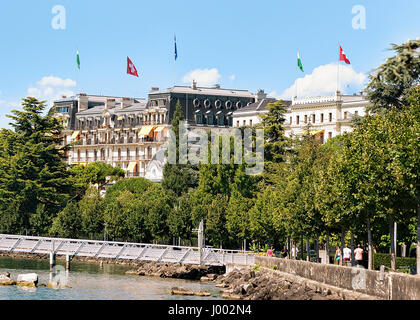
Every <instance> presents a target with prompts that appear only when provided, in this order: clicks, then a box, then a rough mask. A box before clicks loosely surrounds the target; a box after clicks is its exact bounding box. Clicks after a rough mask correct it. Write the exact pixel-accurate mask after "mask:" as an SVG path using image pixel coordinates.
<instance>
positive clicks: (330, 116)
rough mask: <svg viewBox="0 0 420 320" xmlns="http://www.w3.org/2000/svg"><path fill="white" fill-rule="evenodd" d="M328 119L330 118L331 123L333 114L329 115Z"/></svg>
mask: <svg viewBox="0 0 420 320" xmlns="http://www.w3.org/2000/svg"><path fill="white" fill-rule="evenodd" d="M328 117H329V120H330V122H331V121H332V113H331V112H330V113H329V115H328Z"/></svg>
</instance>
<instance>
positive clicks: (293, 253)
mask: <svg viewBox="0 0 420 320" xmlns="http://www.w3.org/2000/svg"><path fill="white" fill-rule="evenodd" d="M298 252H299V249H298V248H297V247H296V245H293V247H292V259H297V254H298Z"/></svg>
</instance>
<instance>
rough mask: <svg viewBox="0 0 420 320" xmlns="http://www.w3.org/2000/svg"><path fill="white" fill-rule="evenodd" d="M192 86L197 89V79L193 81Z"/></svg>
mask: <svg viewBox="0 0 420 320" xmlns="http://www.w3.org/2000/svg"><path fill="white" fill-rule="evenodd" d="M191 88H192V89H193V90H197V82H195V80H193V81H192V85H191Z"/></svg>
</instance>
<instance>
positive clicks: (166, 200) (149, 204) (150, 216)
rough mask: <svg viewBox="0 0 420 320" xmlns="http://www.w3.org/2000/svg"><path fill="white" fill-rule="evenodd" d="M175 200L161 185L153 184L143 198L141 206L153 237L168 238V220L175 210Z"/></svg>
mask: <svg viewBox="0 0 420 320" xmlns="http://www.w3.org/2000/svg"><path fill="white" fill-rule="evenodd" d="M173 202H174V198H173V197H172V196H171V195H169V194H168V192H166V191H165V190H164V189H163V187H162V186H161V185H160V184H153V185H152V186H151V187H150V188H149V189H148V190H147V191H146V192H145V193H144V194H143V195H142V197H141V206H142V209H143V211H144V213H145V217H146V226H147V228H148V230H149V232H150V234H151V236H152V237H153V238H154V239H155V240H157V239H164V238H167V236H168V233H169V228H168V224H167V218H168V216H169V215H170V213H171V211H172V210H173Z"/></svg>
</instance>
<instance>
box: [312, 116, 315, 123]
mask: <svg viewBox="0 0 420 320" xmlns="http://www.w3.org/2000/svg"><path fill="white" fill-rule="evenodd" d="M312 123H315V115H314V114H313V115H312Z"/></svg>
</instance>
